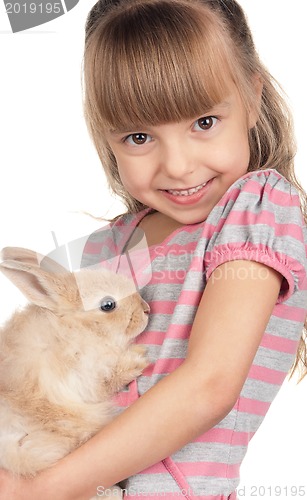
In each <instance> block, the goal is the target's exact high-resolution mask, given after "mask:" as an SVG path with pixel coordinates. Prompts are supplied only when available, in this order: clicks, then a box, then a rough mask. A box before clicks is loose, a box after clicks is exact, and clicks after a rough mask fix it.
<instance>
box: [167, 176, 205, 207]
mask: <svg viewBox="0 0 307 500" xmlns="http://www.w3.org/2000/svg"><path fill="white" fill-rule="evenodd" d="M212 181H213V178H212V179H210V180H209V181H206V182H203V183H202V184H199V185H198V186H195V187H193V188H189V189H164V190H161V192H162V193H163V194H164V195H165V196H166V197H167V198H168V199H169V200H171V201H173V202H174V203H177V204H180V205H189V204H192V203H196V202H197V201H198V200H199V199H200V198H201V197H202V196H203V195H204V194H205V193H206V192H207V191H208V189H209V188H210V186H211V184H212Z"/></svg>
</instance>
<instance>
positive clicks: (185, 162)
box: [160, 144, 195, 179]
mask: <svg viewBox="0 0 307 500" xmlns="http://www.w3.org/2000/svg"><path fill="white" fill-rule="evenodd" d="M160 166H161V169H162V171H163V173H164V174H165V175H167V176H168V177H170V178H174V179H175V178H182V177H183V176H185V175H187V174H190V173H192V172H193V171H194V169H195V162H194V160H193V155H192V151H190V150H189V149H188V148H187V147H184V144H176V145H172V146H168V147H165V148H163V150H162V151H161V160H160Z"/></svg>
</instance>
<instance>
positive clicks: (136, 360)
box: [130, 344, 150, 372]
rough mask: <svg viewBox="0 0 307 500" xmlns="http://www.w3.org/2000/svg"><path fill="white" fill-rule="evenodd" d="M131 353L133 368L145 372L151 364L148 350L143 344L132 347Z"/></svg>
mask: <svg viewBox="0 0 307 500" xmlns="http://www.w3.org/2000/svg"><path fill="white" fill-rule="evenodd" d="M130 352H131V355H132V362H133V365H134V366H133V368H132V369H135V370H140V372H141V371H143V370H144V369H145V368H146V367H147V366H148V365H149V364H150V362H149V360H148V358H147V357H146V355H147V349H146V347H144V346H143V345H141V344H133V345H131V346H130Z"/></svg>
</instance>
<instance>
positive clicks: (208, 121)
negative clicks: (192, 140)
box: [195, 116, 218, 130]
mask: <svg viewBox="0 0 307 500" xmlns="http://www.w3.org/2000/svg"><path fill="white" fill-rule="evenodd" d="M217 120H218V119H217V118H216V117H215V116H203V117H202V118H199V120H197V121H196V122H195V128H196V129H197V130H199V129H200V130H210V129H211V128H213V127H214V126H215V125H216V122H217Z"/></svg>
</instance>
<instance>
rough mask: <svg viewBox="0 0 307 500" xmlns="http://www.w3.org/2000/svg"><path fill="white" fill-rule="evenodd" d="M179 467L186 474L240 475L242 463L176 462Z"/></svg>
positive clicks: (229, 476)
mask: <svg viewBox="0 0 307 500" xmlns="http://www.w3.org/2000/svg"><path fill="white" fill-rule="evenodd" d="M176 465H177V467H178V469H179V470H180V471H181V473H182V474H183V475H184V476H185V477H186V476H206V477H228V478H230V479H234V478H237V477H239V470H240V465H241V464H233V465H232V464H223V463H218V462H180V463H179V462H176Z"/></svg>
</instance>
